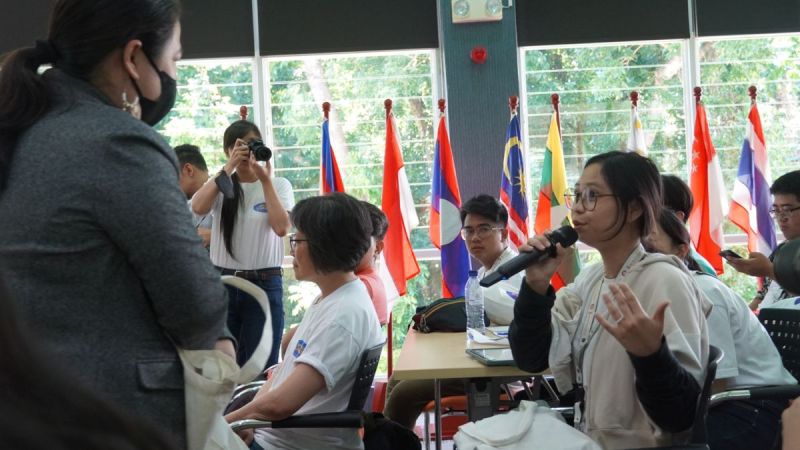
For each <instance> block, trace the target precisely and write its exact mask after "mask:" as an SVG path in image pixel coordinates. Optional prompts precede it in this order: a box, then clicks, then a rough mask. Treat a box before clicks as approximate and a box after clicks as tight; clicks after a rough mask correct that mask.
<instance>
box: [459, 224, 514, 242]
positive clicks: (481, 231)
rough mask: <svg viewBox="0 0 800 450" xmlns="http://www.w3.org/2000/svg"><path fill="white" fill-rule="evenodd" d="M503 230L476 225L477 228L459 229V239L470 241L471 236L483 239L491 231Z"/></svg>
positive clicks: (501, 229) (501, 228)
mask: <svg viewBox="0 0 800 450" xmlns="http://www.w3.org/2000/svg"><path fill="white" fill-rule="evenodd" d="M503 230H505V228H503V227H493V226H491V225H478V226H477V227H474V228H473V227H464V228H462V229H461V237H462V238H464V239H465V240H466V239H470V238H472V237H473V236H478V239H483V238H485V237H487V236H489V234H491V232H492V231H503Z"/></svg>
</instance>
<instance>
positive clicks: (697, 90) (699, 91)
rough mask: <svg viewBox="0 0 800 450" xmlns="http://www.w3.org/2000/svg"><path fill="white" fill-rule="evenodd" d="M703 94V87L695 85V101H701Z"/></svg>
mask: <svg viewBox="0 0 800 450" xmlns="http://www.w3.org/2000/svg"><path fill="white" fill-rule="evenodd" d="M702 95H703V88H701V87H700V86H695V87H694V102H695V103H700V96H702Z"/></svg>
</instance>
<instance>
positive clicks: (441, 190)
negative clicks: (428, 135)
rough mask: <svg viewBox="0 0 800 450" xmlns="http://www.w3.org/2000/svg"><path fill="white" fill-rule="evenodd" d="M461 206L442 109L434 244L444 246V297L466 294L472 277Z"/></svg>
mask: <svg viewBox="0 0 800 450" xmlns="http://www.w3.org/2000/svg"><path fill="white" fill-rule="evenodd" d="M460 208H461V193H460V192H459V189H458V178H457V177H456V165H455V162H454V161H453V151H452V149H451V148H450V138H449V137H448V136H447V126H446V125H445V118H444V112H442V115H441V117H440V118H439V131H438V133H437V135H436V147H435V149H434V153H433V182H432V184H431V209H430V237H431V242H433V245H435V246H436V248H438V249H440V250H441V255H442V297H443V298H453V297H462V296H463V295H464V285H465V284H466V283H467V278H468V277H469V269H470V260H469V253H467V247H466V245H465V244H464V239H462V238H461V217H460V213H459V209H460Z"/></svg>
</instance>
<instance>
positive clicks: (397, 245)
mask: <svg viewBox="0 0 800 450" xmlns="http://www.w3.org/2000/svg"><path fill="white" fill-rule="evenodd" d="M384 104H385V106H386V152H385V155H384V161H383V194H382V196H381V209H383V212H384V214H386V218H387V219H388V220H389V229H388V230H387V232H386V239H384V249H383V253H384V255H385V257H386V268H387V269H388V270H389V273H390V274H391V275H392V280H394V285H395V286H396V287H397V292H398V293H399V294H400V295H405V294H406V281H407V280H410V279H412V278H414V277H415V276H417V274H418V273H419V264H418V263H417V258H416V256H415V255H414V250H413V249H412V247H411V230H412V229H413V228H414V227H416V226H417V225H419V217H417V211H416V209H415V207H414V200H413V199H412V197H411V186H410V185H409V184H408V178H407V177H406V169H405V167H404V163H403V153H402V152H401V151H400V141H399V139H398V137H397V126H396V125H395V122H394V115H393V114H392V101H391V100H386V102H385V103H384Z"/></svg>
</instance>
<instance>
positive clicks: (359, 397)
mask: <svg viewBox="0 0 800 450" xmlns="http://www.w3.org/2000/svg"><path fill="white" fill-rule="evenodd" d="M383 345H384V343H380V344H378V345H376V346H375V347H372V348H368V349H367V350H365V351H364V353H363V354H362V355H361V361H359V363H358V370H356V380H355V382H354V383H353V391H352V392H351V393H350V403H348V404H347V409H348V410H362V409H364V403H365V402H366V401H367V397H369V392H370V389H372V380H373V378H375V371H376V370H377V369H378V361H380V359H381V352H382V351H383Z"/></svg>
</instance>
